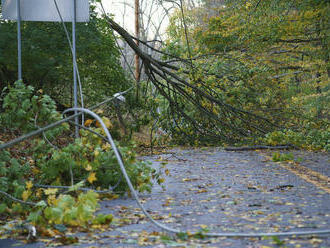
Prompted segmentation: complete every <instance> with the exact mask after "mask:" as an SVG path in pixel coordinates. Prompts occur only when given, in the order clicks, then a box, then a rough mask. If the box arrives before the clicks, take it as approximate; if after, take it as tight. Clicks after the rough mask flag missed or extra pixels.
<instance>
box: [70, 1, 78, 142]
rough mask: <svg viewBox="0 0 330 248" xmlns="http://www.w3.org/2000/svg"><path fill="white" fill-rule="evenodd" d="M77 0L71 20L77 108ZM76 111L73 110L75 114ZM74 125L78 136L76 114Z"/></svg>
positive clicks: (76, 103)
mask: <svg viewBox="0 0 330 248" xmlns="http://www.w3.org/2000/svg"><path fill="white" fill-rule="evenodd" d="M76 5H77V2H76V0H73V20H72V61H73V97H74V100H73V101H74V107H75V108H78V96H77V95H78V90H77V88H78V87H77V64H76V63H77V58H76V21H77V10H76V9H77V8H76V7H77V6H76ZM77 113H78V112H77V111H75V114H77ZM74 121H75V123H76V125H75V136H76V138H79V127H78V124H79V117H78V116H76V117H75V119H74Z"/></svg>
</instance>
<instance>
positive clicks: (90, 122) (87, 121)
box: [84, 119, 93, 127]
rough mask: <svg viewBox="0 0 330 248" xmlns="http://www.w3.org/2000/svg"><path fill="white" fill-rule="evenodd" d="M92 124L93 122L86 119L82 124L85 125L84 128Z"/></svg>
mask: <svg viewBox="0 0 330 248" xmlns="http://www.w3.org/2000/svg"><path fill="white" fill-rule="evenodd" d="M92 122H93V120H91V119H88V120H86V121H85V123H84V124H85V126H86V127H89V126H90V125H91V124H92Z"/></svg>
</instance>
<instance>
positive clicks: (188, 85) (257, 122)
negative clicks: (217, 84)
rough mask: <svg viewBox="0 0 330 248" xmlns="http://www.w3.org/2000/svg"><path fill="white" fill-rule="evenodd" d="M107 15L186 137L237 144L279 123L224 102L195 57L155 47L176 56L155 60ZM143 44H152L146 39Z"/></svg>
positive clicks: (177, 128)
mask: <svg viewBox="0 0 330 248" xmlns="http://www.w3.org/2000/svg"><path fill="white" fill-rule="evenodd" d="M103 14H104V18H105V19H106V20H107V23H108V24H109V26H110V27H111V28H112V29H113V30H114V31H116V32H117V33H118V34H119V35H120V36H121V37H122V38H123V39H124V41H125V42H126V43H127V44H128V45H129V46H130V47H131V49H133V51H134V52H135V53H136V54H138V56H139V57H140V59H141V60H142V64H143V66H144V68H145V72H146V74H147V76H148V78H149V80H150V81H151V82H152V83H153V85H154V86H155V87H156V88H157V90H158V92H159V93H160V94H161V95H162V96H163V97H164V98H165V99H166V100H167V101H168V103H169V112H168V114H169V117H170V118H171V120H172V122H173V125H175V127H176V130H177V131H178V132H180V133H181V134H183V135H185V136H186V137H192V136H195V137H196V136H197V137H199V138H202V139H207V140H209V141H213V142H218V141H224V142H228V143H233V142H237V141H239V140H241V139H242V138H244V137H245V138H247V137H257V136H261V135H264V134H266V133H268V132H270V131H272V130H274V127H275V126H276V124H275V123H274V122H273V121H271V120H269V119H268V118H265V117H264V116H261V115H258V114H255V113H252V112H250V111H246V110H244V109H242V108H238V107H236V106H233V105H231V104H228V103H226V102H225V101H223V99H221V94H220V93H219V91H216V90H214V89H213V88H212V87H210V86H209V85H208V84H207V83H206V82H205V81H204V80H203V74H208V73H209V72H208V71H203V70H202V71H201V70H200V68H197V67H195V66H194V64H193V59H183V58H179V57H177V56H174V55H171V54H168V53H165V52H163V51H160V50H157V49H155V48H152V49H153V50H155V51H156V52H158V53H160V54H162V55H166V56H167V57H172V58H173V59H171V60H170V61H161V60H159V59H155V58H153V57H151V56H150V55H148V54H146V53H144V52H143V51H142V49H141V48H140V47H139V46H137V44H136V42H135V40H136V38H135V37H133V36H132V35H130V34H129V33H128V32H127V31H126V30H125V29H124V28H122V27H121V26H120V25H119V24H117V23H116V22H115V21H114V20H113V19H111V18H110V17H109V16H107V15H106V13H105V11H104V10H103ZM140 44H142V45H144V46H148V44H147V43H145V42H142V41H140ZM215 76H216V77H217V78H221V77H222V75H215ZM223 90H224V91H225V90H226V89H223ZM191 109H194V113H193V114H191V111H189V110H191Z"/></svg>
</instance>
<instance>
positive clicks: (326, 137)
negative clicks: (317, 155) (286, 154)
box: [261, 127, 330, 151]
mask: <svg viewBox="0 0 330 248" xmlns="http://www.w3.org/2000/svg"><path fill="white" fill-rule="evenodd" d="M261 140H262V141H263V142H265V143H266V144H269V145H274V146H275V145H283V144H291V145H294V146H296V147H301V148H305V149H317V150H325V151H330V128H329V127H328V128H326V127H323V128H322V129H320V128H319V129H316V128H307V129H305V130H302V131H292V130H283V131H274V132H272V133H268V134H267V135H266V136H265V138H263V139H261Z"/></svg>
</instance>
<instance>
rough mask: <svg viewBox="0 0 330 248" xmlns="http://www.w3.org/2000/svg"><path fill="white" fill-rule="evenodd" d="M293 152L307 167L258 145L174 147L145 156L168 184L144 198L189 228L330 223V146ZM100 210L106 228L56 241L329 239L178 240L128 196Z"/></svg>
mask: <svg viewBox="0 0 330 248" xmlns="http://www.w3.org/2000/svg"><path fill="white" fill-rule="evenodd" d="M293 153H294V155H295V159H296V160H298V161H299V163H298V165H297V166H299V168H301V167H304V168H308V171H307V172H306V171H304V170H303V171H297V172H296V171H295V170H296V169H295V168H296V167H295V166H294V163H292V162H289V163H285V165H281V164H280V163H274V162H272V161H271V160H269V159H267V156H264V155H267V154H264V155H263V154H260V153H259V152H256V151H249V152H228V151H223V150H222V149H220V148H207V149H174V150H171V151H169V152H168V153H167V154H162V155H154V156H149V157H145V158H144V159H147V160H150V161H153V165H152V166H154V167H155V168H158V167H160V166H162V164H165V163H166V165H165V167H166V168H167V169H168V171H169V174H168V175H167V176H165V177H166V181H165V190H164V189H163V188H161V187H159V186H155V187H154V189H153V191H152V193H150V194H143V195H141V199H142V201H143V203H144V205H145V206H146V208H147V209H148V210H149V212H150V213H151V214H152V216H154V217H155V218H156V219H157V220H158V221H159V222H161V223H163V224H166V225H168V226H170V227H173V228H178V229H181V230H184V231H188V232H194V231H197V232H198V231H201V230H202V231H203V232H205V231H206V232H207V231H210V232H244V233H245V232H285V231H299V230H302V231H308V230H318V229H329V228H330V194H329V191H327V187H328V189H330V186H329V184H330V181H329V175H330V161H329V154H324V153H309V152H300V151H295V152H293ZM268 155H270V154H269V153H268ZM282 164H283V163H282ZM311 171H313V172H315V173H316V174H315V175H316V176H315V175H314V174H313V177H311V178H310V179H308V175H306V174H308V173H310V172H311ZM317 175H321V176H320V177H319V178H316V177H317ZM322 180H323V181H322ZM100 212H102V213H112V214H113V215H114V217H115V218H116V221H114V222H113V223H112V224H111V225H110V226H109V228H107V229H106V230H102V231H95V232H93V233H92V234H91V233H79V234H78V237H79V243H78V244H76V245H74V246H73V245H71V246H61V247H264V248H266V247H281V246H282V247H330V235H307V236H298V237H285V238H284V237H283V238H282V237H280V238H268V239H265V238H226V237H221V238H204V239H200V238H189V239H188V240H181V239H179V238H177V237H176V236H175V235H171V234H167V233H164V232H163V231H162V230H161V229H160V228H158V227H155V226H154V225H152V224H151V223H150V221H148V220H147V219H146V218H145V217H144V216H143V214H142V212H141V211H140V209H139V208H138V207H137V204H136V203H135V201H134V200H133V199H132V198H128V197H121V198H119V199H115V200H111V201H102V203H101V209H100ZM12 242H15V241H12ZM15 243H16V242H15ZM51 244H52V243H48V245H46V244H44V243H35V244H29V245H19V246H17V244H16V245H15V246H14V247H26V248H28V247H29V248H30V247H32V248H34V247H47V246H50V245H51ZM0 247H12V246H11V243H10V241H9V240H2V241H1V240H0Z"/></svg>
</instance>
